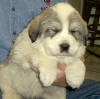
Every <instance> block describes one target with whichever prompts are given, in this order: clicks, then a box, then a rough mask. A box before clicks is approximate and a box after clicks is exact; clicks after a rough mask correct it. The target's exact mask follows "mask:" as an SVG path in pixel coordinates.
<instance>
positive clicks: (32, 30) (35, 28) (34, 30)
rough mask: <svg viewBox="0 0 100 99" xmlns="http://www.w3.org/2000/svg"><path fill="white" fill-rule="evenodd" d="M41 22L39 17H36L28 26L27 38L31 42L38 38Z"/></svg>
mask: <svg viewBox="0 0 100 99" xmlns="http://www.w3.org/2000/svg"><path fill="white" fill-rule="evenodd" d="M40 20H41V15H39V16H37V17H36V18H35V19H33V20H32V21H31V22H30V24H29V30H28V33H29V37H30V39H31V41H32V42H35V41H36V40H37V38H38V36H39V24H40Z"/></svg>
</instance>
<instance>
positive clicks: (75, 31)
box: [70, 30, 81, 34]
mask: <svg viewBox="0 0 100 99" xmlns="http://www.w3.org/2000/svg"><path fill="white" fill-rule="evenodd" d="M70 32H71V33H72V34H75V33H78V34H81V31H80V30H70Z"/></svg>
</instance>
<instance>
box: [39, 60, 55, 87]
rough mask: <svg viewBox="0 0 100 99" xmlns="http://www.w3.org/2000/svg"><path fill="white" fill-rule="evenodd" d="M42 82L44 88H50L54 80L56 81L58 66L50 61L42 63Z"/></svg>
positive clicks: (40, 69)
mask: <svg viewBox="0 0 100 99" xmlns="http://www.w3.org/2000/svg"><path fill="white" fill-rule="evenodd" d="M39 71H40V80H41V81H42V83H43V85H44V86H50V85H51V84H52V83H53V82H54V80H56V75H57V64H56V63H55V62H52V61H51V62H50V61H48V62H47V61H42V62H41V64H40V67H39Z"/></svg>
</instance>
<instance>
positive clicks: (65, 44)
mask: <svg viewBox="0 0 100 99" xmlns="http://www.w3.org/2000/svg"><path fill="white" fill-rule="evenodd" d="M69 47H70V45H69V44H68V43H62V44H60V48H61V52H67V51H68V49H69Z"/></svg>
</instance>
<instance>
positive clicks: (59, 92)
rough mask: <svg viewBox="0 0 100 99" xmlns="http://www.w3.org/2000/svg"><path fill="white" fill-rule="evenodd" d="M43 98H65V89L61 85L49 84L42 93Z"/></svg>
mask: <svg viewBox="0 0 100 99" xmlns="http://www.w3.org/2000/svg"><path fill="white" fill-rule="evenodd" d="M43 98H45V99H66V89H65V88H63V87H56V86H50V87H48V88H46V89H45V92H44V94H43Z"/></svg>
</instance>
